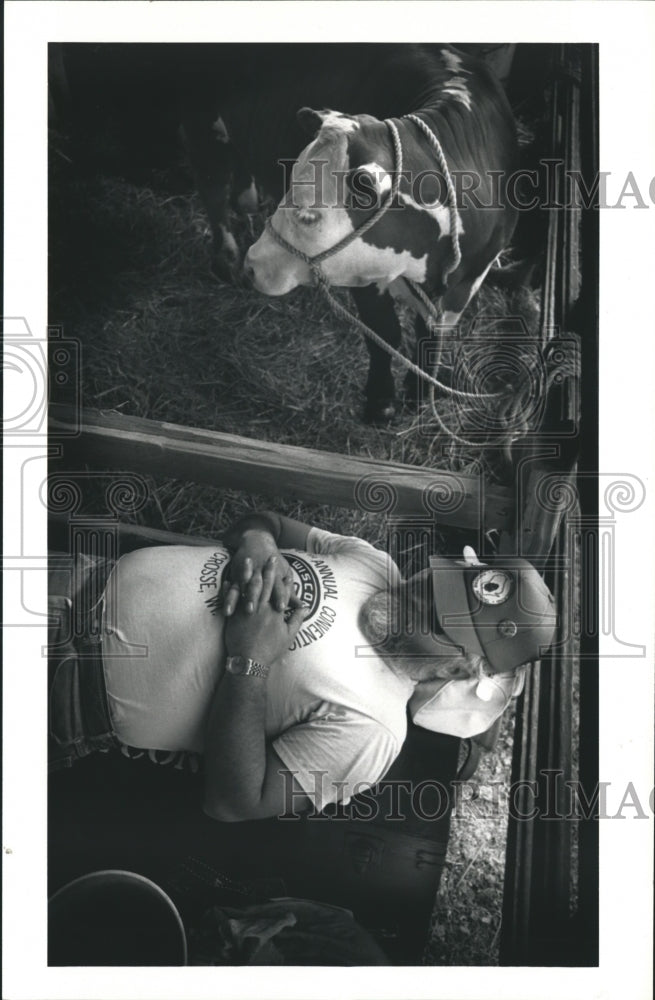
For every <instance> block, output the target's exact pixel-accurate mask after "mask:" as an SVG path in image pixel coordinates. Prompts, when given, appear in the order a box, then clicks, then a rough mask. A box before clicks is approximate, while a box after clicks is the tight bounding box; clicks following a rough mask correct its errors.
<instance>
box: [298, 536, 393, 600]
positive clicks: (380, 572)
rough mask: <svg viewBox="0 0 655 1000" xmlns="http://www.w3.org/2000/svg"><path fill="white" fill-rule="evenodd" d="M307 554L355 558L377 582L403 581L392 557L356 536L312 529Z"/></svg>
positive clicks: (387, 584) (388, 583) (388, 584)
mask: <svg viewBox="0 0 655 1000" xmlns="http://www.w3.org/2000/svg"><path fill="white" fill-rule="evenodd" d="M307 552H309V553H311V554H313V555H320V556H350V557H353V556H354V557H355V558H356V559H357V561H358V562H359V563H360V564H361V565H362V567H367V568H368V569H369V570H370V571H371V573H372V574H373V577H374V578H375V579H376V581H377V578H378V577H379V578H380V581H381V584H382V585H385V586H391V585H393V584H396V583H399V582H400V580H401V579H402V578H401V575H400V570H399V569H398V567H397V566H396V564H395V562H394V561H393V559H392V558H391V556H390V555H388V554H387V553H386V552H383V551H382V550H381V549H376V548H375V546H374V545H371V543H370V542H367V541H365V540H364V539H363V538H357V537H356V536H355V535H337V534H334V533H333V532H331V531H323V529H322V528H311V529H310V532H309V535H308V536H307Z"/></svg>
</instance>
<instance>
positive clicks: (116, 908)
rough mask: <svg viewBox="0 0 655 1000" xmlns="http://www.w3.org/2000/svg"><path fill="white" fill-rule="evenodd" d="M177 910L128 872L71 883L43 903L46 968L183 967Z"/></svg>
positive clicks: (150, 885) (107, 873)
mask: <svg viewBox="0 0 655 1000" xmlns="http://www.w3.org/2000/svg"><path fill="white" fill-rule="evenodd" d="M186 962H187V943H186V934H185V931H184V924H183V923H182V919H181V917H180V914H179V913H178V910H177V908H176V906H175V904H174V903H173V901H172V900H171V899H170V897H169V896H167V895H166V893H165V892H164V890H163V889H161V888H160V887H159V886H158V885H157V884H156V883H155V882H151V881H150V879H148V878H146V877H145V876H143V875H137V874H136V873H135V872H127V871H114V870H107V871H98V872H91V873H90V874H88V875H83V876H82V877H81V878H77V879H74V881H72V882H69V883H68V884H67V885H65V886H63V887H62V888H61V889H59V890H58V891H57V892H56V893H55V894H54V895H53V896H52V897H51V899H50V901H49V903H48V964H49V965H186Z"/></svg>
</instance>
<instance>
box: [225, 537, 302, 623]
mask: <svg viewBox="0 0 655 1000" xmlns="http://www.w3.org/2000/svg"><path fill="white" fill-rule="evenodd" d="M228 574H229V579H227V580H225V581H224V582H223V598H224V605H223V610H224V613H225V616H226V618H229V617H230V616H231V615H233V614H234V612H235V610H236V608H237V605H239V602H240V601H242V602H243V604H242V607H243V608H244V609H245V611H246V612H247V613H249V614H252V613H253V612H255V611H256V610H257V609H258V608H259V607H260V606H261V605H262V604H268V602H269V601H270V602H271V603H272V605H273V607H274V608H276V609H277V610H278V611H284V610H285V609H286V608H291V609H292V610H293V609H295V608H299V607H301V603H300V601H299V600H298V598H297V597H296V596H295V594H294V593H293V581H292V576H291V569H290V567H289V564H288V563H287V561H286V559H285V558H284V556H283V555H282V554H281V553H280V551H279V550H278V547H277V544H276V542H275V539H274V538H273V536H272V535H271V534H270V532H268V531H263V530H260V529H255V528H253V529H250V530H248V531H245V532H244V533H243V535H242V537H241V540H240V542H239V547H238V549H237V550H236V552H235V553H234V555H233V556H232V559H231V561H230V566H229V570H228Z"/></svg>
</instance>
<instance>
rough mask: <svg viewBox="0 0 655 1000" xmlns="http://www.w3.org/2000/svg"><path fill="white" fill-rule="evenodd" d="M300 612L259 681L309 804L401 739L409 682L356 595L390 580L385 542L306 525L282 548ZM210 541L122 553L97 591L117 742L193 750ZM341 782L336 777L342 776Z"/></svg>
mask: <svg viewBox="0 0 655 1000" xmlns="http://www.w3.org/2000/svg"><path fill="white" fill-rule="evenodd" d="M284 555H285V556H286V558H287V560H288V562H289V564H290V566H291V569H292V570H293V573H294V579H295V585H296V591H297V593H298V595H299V596H300V597H301V599H302V601H303V603H304V604H306V605H307V606H308V607H309V608H310V613H309V616H308V617H307V619H306V620H305V622H304V623H303V625H302V627H301V629H300V631H299V632H298V635H297V636H296V638H295V640H294V642H293V645H292V646H291V647H290V649H289V652H288V654H287V655H286V656H285V657H284V658H283V659H282V660H280V661H278V662H277V663H276V664H275V666H274V668H273V669H272V670H271V673H270V675H269V678H268V681H267V688H266V692H267V701H266V722H265V728H266V736H267V738H268V739H269V740H271V741H272V745H273V747H274V749H275V750H276V752H277V753H278V755H279V756H280V758H281V759H282V761H283V762H284V764H285V766H286V767H288V768H289V769H290V770H291V771H293V772H294V773H295V777H296V779H297V781H298V783H299V784H300V786H301V787H302V788H303V790H304V791H305V792H306V793H307V794H308V795H309V796H310V797H311V798H312V801H313V802H314V804H315V806H316V808H318V809H321V808H323V806H324V805H325V804H326V803H328V802H330V801H335V800H337V799H341V800H343V801H348V799H349V798H350V797H351V795H353V794H357V792H358V791H363V790H364V788H368V787H370V786H371V785H374V784H375V783H376V782H377V781H379V780H380V778H382V777H383V776H384V774H385V773H386V772H387V770H388V769H389V767H390V765H391V763H392V762H393V760H394V759H395V757H396V756H397V755H398V753H399V751H400V748H401V747H402V744H403V742H404V740H405V736H406V704H407V701H408V700H409V698H410V697H411V694H412V691H413V684H412V682H411V681H409V680H407V679H405V678H399V677H398V676H396V675H395V674H394V673H393V672H392V671H391V670H390V669H389V668H388V667H387V666H386V665H385V664H384V662H383V661H382V660H381V659H380V657H379V656H378V655H377V654H376V653H375V652H374V651H372V650H371V649H370V647H369V646H368V643H367V641H366V639H365V638H364V636H363V635H362V633H361V632H360V629H359V625H358V616H359V612H360V609H361V607H362V605H363V604H364V602H365V601H366V600H367V598H368V597H370V596H371V594H373V593H374V592H376V591H378V590H380V589H381V588H387V587H389V585H390V584H393V583H395V582H397V581H398V580H399V579H400V575H399V571H398V568H397V567H396V565H395V564H394V563H393V561H392V560H391V559H390V558H389V556H387V555H386V553H384V552H380V551H379V550H378V549H375V548H374V547H373V546H372V545H369V544H368V542H364V541H362V540H361V539H358V538H348V537H344V536H342V535H334V534H331V533H329V532H326V531H321V530H319V529H317V528H312V529H311V531H310V533H309V536H308V541H307V551H305V552H299V551H295V550H294V551H289V552H285V553H284ZM228 561H229V555H228V553H227V551H226V550H225V549H223V548H222V547H221V546H216V547H211V548H204V547H199V548H195V547H186V546H184V547H183V546H170V547H162V548H160V547H152V548H147V549H140V550H138V551H136V552H132V553H130V554H129V555H126V556H124V557H123V558H122V559H121V560H120V561H119V562H118V563H117V565H116V567H115V568H114V571H113V573H112V575H111V577H110V579H109V581H108V584H107V589H106V591H105V638H104V647H103V649H104V652H103V660H104V669H105V679H106V684H107V694H108V700H109V709H110V714H111V717H112V722H113V726H114V730H115V732H116V734H117V736H118V737H119V739H120V740H121V741H122V742H124V743H126V744H128V745H131V746H135V747H143V748H148V749H161V750H191V751H196V752H200V753H202V751H203V749H204V741H205V737H204V734H205V728H206V724H207V716H208V713H209V709H210V705H211V702H212V698H213V695H214V691H215V689H216V685H217V684H218V681H219V680H220V677H221V676H222V672H223V668H224V663H225V655H226V654H225V643H224V640H223V630H224V624H225V622H224V616H223V613H222V611H221V609H220V607H219V603H220V602H219V601H218V597H219V595H220V587H221V582H222V578H223V572H224V570H225V568H226V566H227V564H228ZM341 783H344V784H341Z"/></svg>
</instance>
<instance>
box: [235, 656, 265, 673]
mask: <svg viewBox="0 0 655 1000" xmlns="http://www.w3.org/2000/svg"><path fill="white" fill-rule="evenodd" d="M225 669H226V670H227V672H228V673H230V674H241V675H242V676H246V677H248V676H250V677H268V672H269V670H270V667H267V666H265V665H264V664H263V663H258V662H257V660H252V659H250V657H247V656H228V658H227V660H226V661H225Z"/></svg>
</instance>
